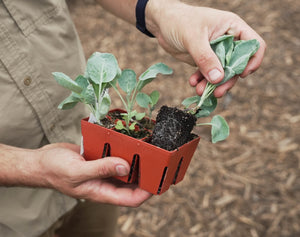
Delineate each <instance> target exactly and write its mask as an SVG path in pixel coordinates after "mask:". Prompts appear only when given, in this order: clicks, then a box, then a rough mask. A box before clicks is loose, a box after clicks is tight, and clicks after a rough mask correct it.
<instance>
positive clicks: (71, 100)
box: [58, 92, 80, 110]
mask: <svg viewBox="0 0 300 237" xmlns="http://www.w3.org/2000/svg"><path fill="white" fill-rule="evenodd" d="M78 102H80V97H79V96H78V95H77V94H75V93H73V92H72V94H71V95H70V96H68V97H67V98H66V99H64V100H63V101H62V102H61V103H60V104H59V105H58V109H62V110H66V109H72V108H74V106H75V105H77V103H78Z"/></svg>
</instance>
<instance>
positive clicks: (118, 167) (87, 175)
mask: <svg viewBox="0 0 300 237" xmlns="http://www.w3.org/2000/svg"><path fill="white" fill-rule="evenodd" d="M129 170H130V167H129V164H128V163H127V162H126V161H125V160H123V159H121V158H117V157H106V158H102V159H98V160H93V161H85V162H84V165H82V166H81V168H80V174H78V175H80V177H81V178H82V179H84V180H89V179H97V178H100V179H101V178H108V177H112V176H126V175H128V174H129Z"/></svg>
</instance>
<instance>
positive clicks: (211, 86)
mask: <svg viewBox="0 0 300 237" xmlns="http://www.w3.org/2000/svg"><path fill="white" fill-rule="evenodd" d="M216 87H217V85H215V84H212V83H210V82H207V83H206V86H205V89H204V91H203V94H202V96H201V99H200V101H199V104H198V105H197V107H198V108H201V105H202V104H203V103H204V101H205V100H206V99H207V98H208V97H209V96H210V95H211V94H212V93H213V92H214V90H215V89H216Z"/></svg>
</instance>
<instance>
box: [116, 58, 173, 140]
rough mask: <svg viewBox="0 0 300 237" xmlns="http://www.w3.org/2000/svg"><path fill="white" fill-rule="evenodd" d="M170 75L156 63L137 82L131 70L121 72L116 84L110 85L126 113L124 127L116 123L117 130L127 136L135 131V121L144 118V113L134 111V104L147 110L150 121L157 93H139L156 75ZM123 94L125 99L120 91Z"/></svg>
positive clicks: (163, 66) (167, 69)
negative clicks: (124, 132) (122, 131)
mask: <svg viewBox="0 0 300 237" xmlns="http://www.w3.org/2000/svg"><path fill="white" fill-rule="evenodd" d="M159 73H160V74H163V75H170V74H172V73H173V70H172V69H171V68H169V67H168V66H166V65H165V64H163V63H157V64H154V65H152V66H151V67H149V68H148V69H147V70H146V71H145V72H144V73H142V74H141V75H140V76H139V78H138V80H137V76H136V73H135V72H134V71H133V70H131V69H125V70H123V71H122V74H121V75H120V77H118V79H117V82H118V85H119V87H118V86H117V85H116V83H110V85H111V86H112V88H114V89H115V91H116V93H117V94H118V95H119V97H120V99H121V101H122V103H123V105H124V108H125V110H126V113H123V114H122V116H123V119H124V120H125V126H124V124H123V123H122V121H120V120H119V121H118V122H117V125H116V129H117V130H125V131H126V133H127V134H128V135H130V134H131V132H132V131H133V130H135V125H136V123H137V121H139V120H141V119H143V118H144V116H145V113H138V112H137V111H136V110H134V109H133V108H134V106H135V103H136V102H137V104H138V105H139V106H141V107H142V108H147V109H148V115H149V117H148V119H149V121H151V114H152V111H153V109H154V107H155V105H156V103H157V101H158V99H159V93H158V91H153V92H152V93H151V94H150V95H147V94H146V93H143V92H141V90H142V89H143V88H144V87H145V85H147V84H148V83H150V82H151V81H153V79H155V78H156V76H157V74H159ZM119 88H120V89H121V90H122V91H123V92H125V94H126V96H125V98H124V97H123V96H122V93H121V90H120V89H119Z"/></svg>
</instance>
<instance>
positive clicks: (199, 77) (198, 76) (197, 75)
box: [189, 70, 204, 87]
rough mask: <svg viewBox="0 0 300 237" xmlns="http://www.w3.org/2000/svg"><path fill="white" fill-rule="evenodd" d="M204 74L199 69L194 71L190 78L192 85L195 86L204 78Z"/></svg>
mask: <svg viewBox="0 0 300 237" xmlns="http://www.w3.org/2000/svg"><path fill="white" fill-rule="evenodd" d="M203 78H204V77H203V75H202V74H201V72H200V71H199V70H197V71H196V72H194V73H193V74H192V75H191V77H190V79H189V82H190V85H191V86H193V87H195V86H196V85H197V84H198V83H199V82H200V81H201V80H202V79H203Z"/></svg>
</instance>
